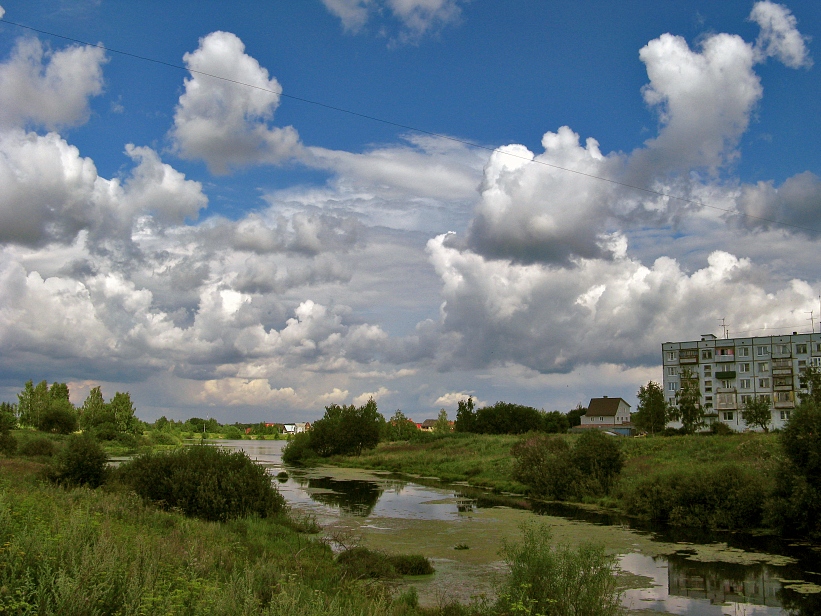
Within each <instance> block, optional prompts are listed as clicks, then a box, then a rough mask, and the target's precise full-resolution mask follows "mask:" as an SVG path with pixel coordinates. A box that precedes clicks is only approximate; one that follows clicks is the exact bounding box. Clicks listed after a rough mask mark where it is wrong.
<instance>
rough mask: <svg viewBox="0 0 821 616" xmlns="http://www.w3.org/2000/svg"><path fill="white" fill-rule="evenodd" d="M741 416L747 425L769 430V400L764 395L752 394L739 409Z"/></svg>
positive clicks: (770, 419)
mask: <svg viewBox="0 0 821 616" xmlns="http://www.w3.org/2000/svg"><path fill="white" fill-rule="evenodd" d="M741 418H742V419H743V420H744V421H745V422H747V425H748V426H758V427H760V428H761V429H762V430H764V432H769V431H770V422H771V421H772V419H773V415H772V411H771V410H770V400H769V398H765V397H764V396H758V397H756V396H752V397H750V398H749V399H748V400H747V401H746V402H744V407H743V408H742V410H741Z"/></svg>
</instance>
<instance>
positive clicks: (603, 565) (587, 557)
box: [496, 524, 625, 616]
mask: <svg viewBox="0 0 821 616" xmlns="http://www.w3.org/2000/svg"><path fill="white" fill-rule="evenodd" d="M552 543H553V542H552V536H551V533H550V529H549V527H548V526H547V525H539V526H537V525H535V524H527V525H523V526H522V541H521V543H508V542H505V543H504V547H503V549H502V555H503V557H504V560H505V563H507V566H508V568H509V570H510V573H509V575H508V577H507V579H506V580H505V582H504V583H503V585H502V586H501V588H500V589H499V593H498V595H499V598H498V600H497V605H496V609H497V611H498V612H499V613H501V614H522V615H525V614H533V615H537V614H538V615H543V616H566V615H568V614H574V615H576V616H617V615H621V614H624V613H625V610H624V608H622V607H621V593H620V591H619V589H618V585H617V580H616V575H615V573H616V570H615V558H614V557H612V556H608V555H606V554H605V552H604V548H603V547H601V546H597V545H591V544H585V545H582V546H580V547H579V548H577V549H575V550H574V549H571V548H568V547H565V546H555V547H554V546H552Z"/></svg>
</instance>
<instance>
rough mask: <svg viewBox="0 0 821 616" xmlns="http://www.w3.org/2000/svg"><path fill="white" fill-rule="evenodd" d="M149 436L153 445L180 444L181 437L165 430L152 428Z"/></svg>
mask: <svg viewBox="0 0 821 616" xmlns="http://www.w3.org/2000/svg"><path fill="white" fill-rule="evenodd" d="M148 438H149V440H150V441H151V444H152V445H179V444H180V439H179V438H177V437H175V436H174V435H173V434H171V433H170V432H165V431H163V430H152V431H151V432H149V433H148Z"/></svg>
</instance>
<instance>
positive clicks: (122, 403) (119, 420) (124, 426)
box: [108, 391, 140, 434]
mask: <svg viewBox="0 0 821 616" xmlns="http://www.w3.org/2000/svg"><path fill="white" fill-rule="evenodd" d="M108 408H109V411H110V412H111V414H112V415H114V425H115V426H116V429H117V432H123V433H127V434H136V433H137V432H138V431H139V425H140V421H139V420H138V419H137V417H136V416H135V415H134V404H133V403H132V402H131V394H129V393H128V392H124V393H123V392H119V391H118V392H117V393H115V394H114V397H113V398H112V399H111V401H110V402H109V403H108Z"/></svg>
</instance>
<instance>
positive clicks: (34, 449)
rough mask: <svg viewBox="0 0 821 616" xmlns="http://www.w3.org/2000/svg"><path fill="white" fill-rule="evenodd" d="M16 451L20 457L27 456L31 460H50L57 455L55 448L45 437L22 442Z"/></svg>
mask: <svg viewBox="0 0 821 616" xmlns="http://www.w3.org/2000/svg"><path fill="white" fill-rule="evenodd" d="M18 451H19V453H20V455H21V456H29V457H32V458H34V457H37V456H42V457H46V458H50V457H52V456H53V455H54V454H55V453H57V446H56V445H55V444H54V441H52V440H51V439H49V438H46V437H45V436H38V437H37V438H33V439H31V440H30V441H24V442H23V443H22V444H21V445H20V447H19V449H18Z"/></svg>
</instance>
